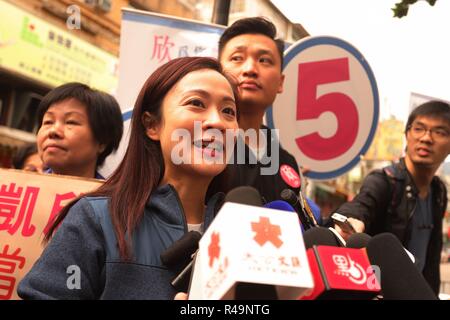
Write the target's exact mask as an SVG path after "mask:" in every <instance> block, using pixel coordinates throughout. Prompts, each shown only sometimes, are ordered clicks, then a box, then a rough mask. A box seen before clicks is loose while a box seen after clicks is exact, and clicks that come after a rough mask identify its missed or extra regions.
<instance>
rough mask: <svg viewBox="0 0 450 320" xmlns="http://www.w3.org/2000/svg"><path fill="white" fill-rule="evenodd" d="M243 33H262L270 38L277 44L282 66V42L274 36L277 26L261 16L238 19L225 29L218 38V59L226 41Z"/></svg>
mask: <svg viewBox="0 0 450 320" xmlns="http://www.w3.org/2000/svg"><path fill="white" fill-rule="evenodd" d="M243 34H262V35H264V36H267V37H269V38H270V39H272V40H273V41H274V42H275V44H276V46H277V49H278V53H279V55H280V61H281V67H283V52H284V42H283V40H282V39H277V38H275V37H276V35H277V28H276V27H275V25H274V24H273V23H272V22H270V21H269V20H267V19H266V18H263V17H252V18H243V19H239V20H237V21H235V22H234V23H233V24H232V25H231V26H229V27H228V28H227V29H225V31H224V33H223V34H222V36H221V37H220V39H219V59H220V57H221V55H222V51H223V49H224V48H225V46H226V44H227V43H228V41H230V40H231V39H233V38H234V37H237V36H240V35H243Z"/></svg>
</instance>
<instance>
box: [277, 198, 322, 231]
mask: <svg viewBox="0 0 450 320" xmlns="http://www.w3.org/2000/svg"><path fill="white" fill-rule="evenodd" d="M280 197H281V199H283V200H284V201H286V202H287V203H289V204H290V205H291V206H292V207H293V208H294V209H295V211H296V212H297V214H298V217H299V219H300V221H301V223H302V226H303V227H304V229H305V230H308V229H310V228H312V227H317V226H318V223H317V221H316V219H315V218H314V215H313V213H312V212H311V209H310V208H309V205H308V203H306V201H304V199H303V196H302V194H301V193H300V198H299V197H297V195H296V194H295V192H294V191H292V190H291V189H284V190H283V191H282V192H281V194H280Z"/></svg>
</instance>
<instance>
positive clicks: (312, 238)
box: [303, 227, 341, 249]
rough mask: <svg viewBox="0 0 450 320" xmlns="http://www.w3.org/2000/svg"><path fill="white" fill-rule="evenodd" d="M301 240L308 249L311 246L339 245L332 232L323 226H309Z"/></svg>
mask: <svg viewBox="0 0 450 320" xmlns="http://www.w3.org/2000/svg"><path fill="white" fill-rule="evenodd" d="M303 241H304V242H305V247H306V249H310V248H312V247H313V246H332V247H340V246H341V244H340V243H339V242H338V240H337V239H336V236H335V235H334V234H333V232H331V231H330V230H328V229H327V228H323V227H316V228H311V229H309V230H307V231H305V233H304V234H303Z"/></svg>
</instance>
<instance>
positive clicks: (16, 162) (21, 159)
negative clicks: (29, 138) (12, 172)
mask: <svg viewBox="0 0 450 320" xmlns="http://www.w3.org/2000/svg"><path fill="white" fill-rule="evenodd" d="M36 153H38V151H37V145H36V143H27V144H25V145H23V146H21V147H20V148H19V149H17V151H16V153H15V154H14V157H13V159H12V163H13V166H14V168H15V169H23V166H24V164H25V161H26V160H27V159H28V157H29V156H32V155H33V154H36Z"/></svg>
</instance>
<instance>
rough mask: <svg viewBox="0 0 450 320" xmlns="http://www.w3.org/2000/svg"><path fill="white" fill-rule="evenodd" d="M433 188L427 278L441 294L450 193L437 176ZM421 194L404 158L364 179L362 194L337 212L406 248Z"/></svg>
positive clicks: (432, 286)
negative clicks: (386, 234)
mask: <svg viewBox="0 0 450 320" xmlns="http://www.w3.org/2000/svg"><path fill="white" fill-rule="evenodd" d="M431 188H432V195H433V230H432V233H431V237H430V242H429V245H428V250H427V258H426V261H425V268H424V270H423V275H424V277H425V279H426V280H427V281H428V283H429V284H430V286H431V288H432V289H433V291H434V292H435V293H438V292H439V286H440V269H439V264H440V257H441V250H442V219H443V217H444V215H445V210H446V208H447V190H446V187H445V185H444V183H443V182H442V181H441V180H440V179H439V178H438V177H437V176H435V177H434V178H433V180H432V182H431ZM418 194H419V193H418V190H417V188H416V186H415V184H414V181H413V180H412V178H411V176H410V174H409V172H408V170H407V169H406V165H405V161H404V159H403V158H402V159H400V162H398V163H396V164H394V165H392V166H389V167H386V168H383V169H380V170H374V171H372V172H371V173H370V174H369V175H368V176H367V177H366V179H365V180H364V182H363V185H362V187H361V190H360V192H359V193H358V195H357V196H356V197H355V198H354V199H353V200H352V201H351V202H347V203H344V204H343V205H342V206H341V207H340V208H339V209H338V210H337V212H339V213H341V214H344V215H346V216H349V217H353V218H357V219H360V220H362V221H363V222H364V224H365V226H366V232H367V233H368V234H370V235H375V234H378V233H382V232H391V233H393V234H394V235H396V236H397V237H398V239H399V240H400V241H401V242H402V244H403V246H406V244H407V243H408V242H409V240H410V237H411V227H412V220H411V218H412V216H413V213H414V211H415V208H416V205H417V200H418Z"/></svg>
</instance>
